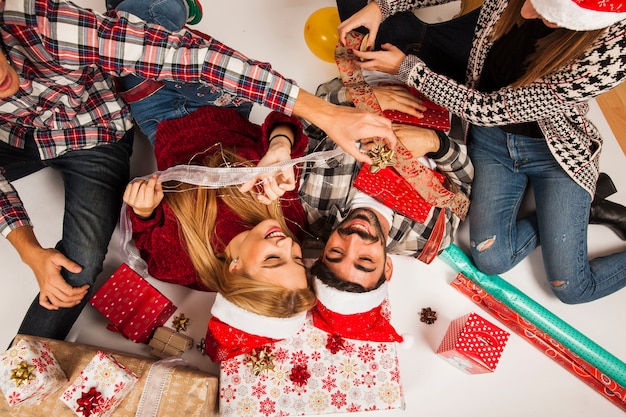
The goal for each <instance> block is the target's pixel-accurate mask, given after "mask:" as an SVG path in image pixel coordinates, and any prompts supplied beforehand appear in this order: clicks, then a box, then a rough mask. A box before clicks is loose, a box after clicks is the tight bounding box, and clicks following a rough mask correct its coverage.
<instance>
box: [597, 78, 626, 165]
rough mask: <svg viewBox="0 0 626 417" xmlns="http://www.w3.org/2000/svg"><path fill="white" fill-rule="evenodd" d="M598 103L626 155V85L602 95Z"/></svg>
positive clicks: (623, 84)
mask: <svg viewBox="0 0 626 417" xmlns="http://www.w3.org/2000/svg"><path fill="white" fill-rule="evenodd" d="M596 101H597V102H598V105H599V106H600V108H601V109H602V113H603V114H604V117H605V118H606V120H607V122H608V123H609V126H611V131H613V134H614V135H615V138H616V139H617V142H618V143H619V144H620V146H621V148H622V152H624V155H626V83H622V84H621V85H619V86H618V87H617V88H614V89H613V90H611V91H609V92H606V93H604V94H602V95H601V96H599V97H598V98H596Z"/></svg>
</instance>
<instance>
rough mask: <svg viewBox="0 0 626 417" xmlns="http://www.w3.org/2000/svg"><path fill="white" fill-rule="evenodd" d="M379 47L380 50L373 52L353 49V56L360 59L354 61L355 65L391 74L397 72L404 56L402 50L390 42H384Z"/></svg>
mask: <svg viewBox="0 0 626 417" xmlns="http://www.w3.org/2000/svg"><path fill="white" fill-rule="evenodd" d="M380 47H381V48H382V50H380V51H374V52H362V51H357V50H354V51H353V53H354V56H356V57H357V58H359V59H360V61H356V63H357V65H358V66H359V67H361V69H364V70H369V71H380V72H385V73H387V74H391V75H396V74H398V71H399V70H400V65H401V64H402V61H404V58H406V55H405V54H404V52H402V51H401V50H400V49H399V48H398V47H396V46H394V45H392V44H390V43H384V44H382V45H381V46H380Z"/></svg>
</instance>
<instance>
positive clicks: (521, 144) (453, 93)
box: [339, 0, 626, 304]
mask: <svg viewBox="0 0 626 417" xmlns="http://www.w3.org/2000/svg"><path fill="white" fill-rule="evenodd" d="M434 3H443V2H441V1H439V2H431V1H429V2H427V1H423V2H416V1H407V0H376V1H374V2H371V3H369V4H368V5H367V6H366V7H365V8H363V9H361V11H359V12H358V13H356V14H355V15H353V16H352V17H351V18H350V19H348V20H346V21H345V22H344V23H342V25H341V26H340V28H339V32H340V38H341V39H342V41H344V40H345V35H346V33H347V32H349V31H350V30H352V29H355V28H357V27H359V26H365V27H366V28H368V29H369V30H370V35H371V36H370V39H372V37H373V38H375V37H376V31H377V29H378V27H379V25H380V22H381V21H382V20H384V19H386V18H387V17H389V16H391V15H393V14H395V13H397V12H400V11H403V10H407V9H410V8H413V7H416V6H424V5H429V4H434ZM625 19H626V2H624V1H619V0H607V1H598V0H578V1H573V0H555V1H549V0H510V1H509V0H485V1H484V2H483V5H482V8H481V12H480V16H479V18H478V24H477V27H476V31H475V34H474V41H473V47H472V50H471V53H470V58H469V62H468V68H467V80H466V83H465V85H462V84H460V83H457V82H455V81H454V80H451V79H449V78H447V77H445V76H442V75H441V74H437V73H434V72H433V71H432V70H431V69H429V68H428V67H427V66H426V65H425V64H424V62H423V61H421V60H420V59H419V58H418V57H416V56H412V55H405V54H404V53H403V52H402V51H400V50H399V49H398V48H396V47H394V46H393V45H390V44H387V45H383V46H382V48H383V50H382V51H377V52H359V51H355V55H356V56H357V57H359V58H360V59H361V60H362V62H361V63H360V64H359V65H360V66H361V68H364V69H370V70H379V71H384V72H387V73H390V74H395V75H396V76H397V78H399V79H400V80H401V81H403V82H406V83H407V84H408V85H410V86H413V87H415V88H417V89H418V90H420V91H421V92H422V93H423V94H424V95H425V96H426V97H427V98H429V99H430V100H432V101H434V102H435V103H437V104H439V105H442V106H444V107H446V108H447V109H448V110H450V111H451V112H452V113H454V114H456V115H458V116H459V117H461V118H462V119H463V120H464V122H465V125H466V129H465V131H466V134H467V136H466V140H467V143H468V145H469V152H470V157H471V159H472V161H473V163H474V165H475V168H476V175H475V178H474V184H473V190H472V208H471V210H470V214H469V219H470V241H471V251H472V255H473V258H474V261H475V262H476V265H477V266H478V267H479V268H480V269H481V270H482V271H484V272H486V273H488V274H499V273H503V272H505V271H507V270H510V269H511V268H513V267H514V266H515V265H516V264H517V263H518V262H520V261H521V260H522V259H524V258H525V257H526V256H527V255H528V254H529V253H530V252H531V251H532V250H534V249H535V248H536V247H537V246H539V244H541V248H542V254H543V261H544V267H545V270H546V274H547V277H548V281H549V282H550V284H551V288H552V290H553V292H554V293H555V294H556V296H557V297H558V298H559V299H560V300H561V301H563V302H565V303H569V304H574V303H582V302H588V301H592V300H595V299H597V298H600V297H603V296H606V295H608V294H611V293H613V292H615V291H617V290H619V289H621V288H623V287H624V286H626V252H625V251H621V252H617V253H614V254H611V255H609V256H604V257H601V258H596V259H593V260H591V261H590V260H589V258H588V252H587V225H588V223H589V222H590V221H591V222H592V223H606V224H609V225H610V226H612V227H613V228H614V229H615V230H616V231H617V232H618V234H619V235H620V236H621V237H622V238H624V237H626V220H625V219H626V208H624V207H623V206H621V205H619V204H616V203H612V202H610V201H608V200H605V199H602V198H596V199H595V200H594V195H595V187H596V182H597V179H598V175H599V157H600V151H601V147H602V138H601V137H600V134H599V132H598V130H597V129H596V128H595V126H594V125H593V124H592V123H591V122H590V120H589V119H588V118H587V116H586V114H587V111H588V109H589V106H588V103H587V102H588V101H589V100H590V99H592V98H594V97H596V96H598V95H600V94H602V93H604V92H606V91H608V90H610V89H612V88H613V87H615V86H617V85H618V84H620V83H621V82H622V81H624V79H626V70H624V68H625V67H624V63H625V62H626V37H625V36H624V35H625V33H626V20H625ZM372 35H373V36H372ZM529 185H532V188H533V194H534V198H535V204H536V213H534V214H532V215H530V216H527V217H524V218H520V219H518V218H517V217H518V210H519V207H520V203H521V201H522V199H523V197H524V195H525V194H526V192H527V190H528V186H529ZM592 201H593V204H592Z"/></svg>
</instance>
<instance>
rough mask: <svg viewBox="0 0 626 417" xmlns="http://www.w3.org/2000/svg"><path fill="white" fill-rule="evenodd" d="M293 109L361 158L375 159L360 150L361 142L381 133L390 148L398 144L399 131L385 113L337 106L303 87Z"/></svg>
mask: <svg viewBox="0 0 626 417" xmlns="http://www.w3.org/2000/svg"><path fill="white" fill-rule="evenodd" d="M293 113H294V114H295V115H296V116H299V117H302V118H305V119H307V120H309V121H310V122H311V123H313V124H314V125H316V126H317V127H319V128H320V129H322V130H323V131H324V132H326V134H327V135H328V137H330V138H331V139H332V140H333V141H334V142H335V143H336V144H337V145H338V146H339V147H341V148H342V149H343V150H344V151H345V152H346V153H348V154H350V155H352V156H353V157H354V158H355V159H356V160H357V161H359V162H365V163H368V164H371V163H372V160H371V159H370V157H369V156H367V155H366V154H364V153H362V152H361V151H360V150H359V147H358V145H357V142H358V141H360V140H362V139H367V138H373V137H378V138H381V139H382V141H383V142H384V143H385V144H386V145H387V147H388V148H389V149H393V148H395V147H396V141H397V138H396V135H395V134H394V133H393V130H392V129H391V121H389V120H388V119H387V118H385V117H383V116H378V115H375V114H374V113H370V112H367V111H365V110H358V109H355V108H353V107H346V106H336V105H334V104H330V103H328V102H326V101H324V100H322V99H321V98H319V97H316V96H314V95H312V94H311V93H308V92H306V91H304V90H300V93H299V95H298V99H297V101H296V105H295V106H294V109H293Z"/></svg>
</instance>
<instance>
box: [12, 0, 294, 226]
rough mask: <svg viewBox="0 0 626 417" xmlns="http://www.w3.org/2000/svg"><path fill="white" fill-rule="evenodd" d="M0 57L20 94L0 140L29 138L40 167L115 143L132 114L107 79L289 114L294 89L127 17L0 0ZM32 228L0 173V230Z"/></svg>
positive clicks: (219, 51) (222, 49) (210, 47)
mask: <svg viewBox="0 0 626 417" xmlns="http://www.w3.org/2000/svg"><path fill="white" fill-rule="evenodd" d="M0 9H1V10H2V12H1V13H0V35H1V36H2V47H3V48H4V52H5V54H6V56H7V58H8V60H9V62H10V63H11V65H12V66H13V68H15V69H16V71H17V73H18V76H19V78H20V88H19V91H18V92H17V93H16V94H15V95H13V96H12V97H9V98H6V99H0V140H2V141H3V142H5V143H8V144H9V145H11V146H15V147H18V148H22V147H23V146H24V143H23V138H24V135H25V133H26V132H28V131H33V134H34V138H35V142H36V143H37V146H38V148H39V153H40V155H41V158H42V159H49V158H54V157H57V156H59V155H62V154H63V153H65V152H67V151H71V150H75V149H87V148H92V147H94V146H97V145H101V144H107V143H111V142H114V141H116V140H119V139H120V138H121V137H122V136H123V134H124V133H125V131H126V130H127V129H128V128H129V127H130V126H131V114H130V110H129V108H128V107H127V106H126V105H125V104H124V103H123V102H122V101H121V100H120V99H119V98H118V97H117V95H116V94H115V93H114V92H113V90H112V84H111V75H126V74H131V73H134V74H137V75H139V76H141V77H145V78H155V79H163V80H175V81H181V82H197V81H200V82H203V83H206V84H213V85H217V86H220V87H222V88H224V89H225V90H227V91H229V92H231V93H233V94H234V95H237V96H239V97H241V98H243V99H247V100H250V101H252V102H255V103H258V104H261V105H263V106H265V107H268V108H270V109H272V110H277V111H281V112H284V113H286V114H288V115H289V114H291V112H292V110H293V106H294V104H295V100H296V97H297V95H298V91H299V89H298V87H297V86H296V84H295V83H294V82H293V81H291V80H289V79H286V78H284V77H283V76H281V75H280V74H278V73H276V72H275V71H274V70H272V68H271V66H270V65H269V64H267V63H263V62H258V61H254V60H251V59H248V58H246V57H245V56H243V55H241V54H239V53H238V52H236V51H234V50H232V49H230V48H229V47H227V46H226V45H223V44H222V43H220V42H218V41H217V40H215V39H213V38H211V37H209V36H206V35H201V34H198V33H196V32H193V31H189V30H186V29H185V30H183V31H181V32H177V33H171V32H169V31H166V30H165V29H163V28H162V27H160V26H154V25H149V24H147V23H144V22H143V21H140V20H139V19H137V18H136V17H134V16H132V15H128V14H127V13H123V12H112V13H109V14H108V15H107V16H103V15H100V14H97V13H94V12H92V11H90V10H85V9H81V8H78V7H76V6H74V5H72V4H70V3H64V2H59V1H56V0H6V1H1V0H0ZM28 224H30V220H29V218H28V216H27V214H26V211H25V210H24V208H23V205H22V202H21V200H20V199H19V197H18V195H17V193H16V192H15V190H14V189H13V187H12V186H11V184H10V183H9V182H8V181H7V180H6V178H5V177H4V175H3V170H2V166H1V165H0V232H1V233H2V234H3V235H5V236H6V235H7V234H8V233H9V232H10V231H11V230H13V229H15V228H17V227H20V226H23V225H28Z"/></svg>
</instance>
